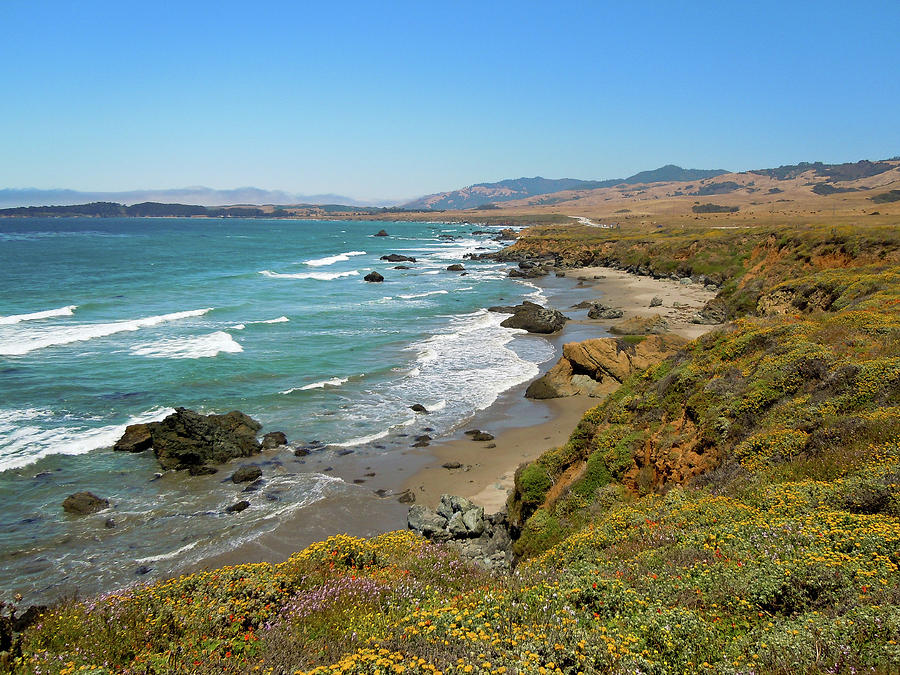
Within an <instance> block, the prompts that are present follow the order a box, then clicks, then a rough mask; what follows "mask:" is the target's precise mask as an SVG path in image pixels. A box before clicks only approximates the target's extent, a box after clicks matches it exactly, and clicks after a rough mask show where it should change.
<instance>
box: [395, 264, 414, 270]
mask: <svg viewBox="0 0 900 675" xmlns="http://www.w3.org/2000/svg"><path fill="white" fill-rule="evenodd" d="M394 269H395V270H411V269H412V267H410V266H409V265H397V266H396V267H394Z"/></svg>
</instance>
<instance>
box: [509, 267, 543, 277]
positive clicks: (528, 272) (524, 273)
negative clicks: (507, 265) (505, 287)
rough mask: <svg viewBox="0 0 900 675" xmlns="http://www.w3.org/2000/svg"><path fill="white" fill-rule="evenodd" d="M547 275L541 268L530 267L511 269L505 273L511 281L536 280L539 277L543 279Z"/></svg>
mask: <svg viewBox="0 0 900 675" xmlns="http://www.w3.org/2000/svg"><path fill="white" fill-rule="evenodd" d="M548 274H549V272H548V271H547V270H546V269H544V268H543V267H530V268H528V269H521V268H519V267H513V268H512V269H510V270H509V272H507V275H508V276H509V277H512V278H513V279H537V278H539V277H545V276H547V275H548Z"/></svg>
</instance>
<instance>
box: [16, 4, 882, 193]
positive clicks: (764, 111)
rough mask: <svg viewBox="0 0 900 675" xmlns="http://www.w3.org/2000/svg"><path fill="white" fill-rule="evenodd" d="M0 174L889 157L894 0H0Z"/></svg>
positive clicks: (425, 170)
mask: <svg viewBox="0 0 900 675" xmlns="http://www.w3.org/2000/svg"><path fill="white" fill-rule="evenodd" d="M0 31H2V33H0V34H2V36H3V37H2V40H0V63H2V64H3V65H2V66H0V96H2V99H0V128H2V129H3V132H2V135H0V187H38V188H60V187H64V188H72V189H80V190H126V189H137V188H171V187H184V186H188V185H207V186H211V187H215V188H229V187H238V186H248V185H253V186H257V187H262V188H267V189H283V190H287V191H291V192H301V193H306V194H312V193H320V192H336V193H340V194H346V195H349V196H353V197H362V198H373V197H384V198H401V197H413V196H417V195H420V194H424V193H428V192H436V191H441V190H446V189H453V188H456V187H461V186H463V185H467V184H471V183H474V182H482V181H493V180H498V179H502V178H512V177H518V176H533V175H542V176H547V177H563V176H566V177H575V178H595V179H605V178H615V177H622V176H626V175H629V174H631V173H635V172H637V171H640V170H643V169H650V168H655V167H657V166H660V165H662V164H667V163H675V164H680V165H682V166H685V167H692V168H725V169H732V170H743V169H750V168H762V167H769V166H777V165H779V164H786V163H794V162H798V161H804V160H808V161H815V160H822V161H826V162H839V161H855V160H857V159H862V158H869V159H876V158H884V157H889V156H894V155H898V154H900V38H898V35H900V2H897V1H896V0H892V1H890V2H867V3H846V2H786V1H785V0H782V1H781V2H767V1H757V2H741V3H733V2H721V1H718V2H674V1H673V2H643V3H623V2H617V3H607V2H552V3H551V2H540V3H538V2H534V3H532V2H523V1H521V0H519V1H518V2H490V1H489V0H488V1H486V0H481V1H480V2H464V1H453V2H450V1H447V2H431V1H428V0H419V1H417V2H387V1H385V2H378V3H375V2H369V3H362V2H359V3H355V2H349V3H348V2H338V1H334V2H327V3H326V2H320V3H306V2H266V1H265V0H260V1H258V2H254V3H248V2H240V3H238V2H228V1H216V2H190V1H189V0H185V1H184V2H165V1H163V0H155V1H154V2H139V1H129V2H122V0H116V1H115V2H111V1H106V0H89V1H87V2H77V3H76V2H71V0H65V1H54V0H40V1H34V0H2V1H0Z"/></svg>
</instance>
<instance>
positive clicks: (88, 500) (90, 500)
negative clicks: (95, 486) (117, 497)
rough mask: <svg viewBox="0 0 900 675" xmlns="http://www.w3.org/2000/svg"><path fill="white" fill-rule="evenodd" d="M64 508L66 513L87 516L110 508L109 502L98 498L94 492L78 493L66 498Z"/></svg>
mask: <svg viewBox="0 0 900 675" xmlns="http://www.w3.org/2000/svg"><path fill="white" fill-rule="evenodd" d="M62 507H63V511H65V512H66V513H72V514H75V515H77V516H86V515H88V514H90V513H97V511H102V510H103V509H106V508H109V500H108V499H104V498H103V497H98V496H97V495H95V494H94V493H93V492H76V493H75V494H72V495H69V496H68V497H66V498H65V500H64V501H63V503H62Z"/></svg>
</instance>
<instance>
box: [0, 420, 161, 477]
mask: <svg viewBox="0 0 900 675" xmlns="http://www.w3.org/2000/svg"><path fill="white" fill-rule="evenodd" d="M173 412H175V411H174V410H173V409H172V408H154V409H152V410H148V411H146V412H143V413H141V414H140V415H136V416H134V417H132V418H130V419H129V420H128V421H126V422H125V423H124V424H113V425H109V426H105V427H95V428H91V427H89V426H87V425H84V424H81V425H78V424H76V425H72V426H62V427H55V428H42V427H40V426H37V424H38V423H39V421H40V420H47V421H52V420H53V418H54V417H55V416H56V415H55V414H54V413H53V412H52V411H50V410H38V409H33V408H32V409H28V410H0V449H2V450H0V452H2V455H0V471H9V470H10V469H19V468H21V467H23V466H28V465H29V464H34V463H35V462H36V461H38V460H39V459H41V458H42V457H46V456H48V455H83V454H84V453H86V452H90V451H91V450H97V449H99V448H107V447H110V446H112V445H114V444H115V442H116V441H117V440H119V439H120V438H121V437H122V434H123V433H125V427H127V426H128V425H129V424H142V423H146V422H158V421H159V420H161V419H163V418H164V417H166V416H167V415H169V414H171V413H173ZM67 417H68V416H67ZM67 417H66V418H64V419H66V421H68V419H67Z"/></svg>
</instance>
